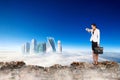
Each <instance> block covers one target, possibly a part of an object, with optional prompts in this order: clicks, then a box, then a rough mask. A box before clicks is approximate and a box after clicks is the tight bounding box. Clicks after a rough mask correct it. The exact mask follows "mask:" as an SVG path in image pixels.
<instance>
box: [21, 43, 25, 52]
mask: <svg viewBox="0 0 120 80" xmlns="http://www.w3.org/2000/svg"><path fill="white" fill-rule="evenodd" d="M21 48H22V53H25V44H23V45H22V47H21Z"/></svg>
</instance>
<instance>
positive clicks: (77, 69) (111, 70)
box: [0, 61, 120, 80]
mask: <svg viewBox="0 0 120 80" xmlns="http://www.w3.org/2000/svg"><path fill="white" fill-rule="evenodd" d="M0 80H120V65H119V64H118V63H116V62H110V61H104V62H99V64H98V65H93V64H91V63H87V62H73V63H71V64H70V66H62V65H59V64H55V65H53V66H50V67H41V66H35V65H26V64H25V63H24V62H23V61H17V62H14V61H12V62H0Z"/></svg>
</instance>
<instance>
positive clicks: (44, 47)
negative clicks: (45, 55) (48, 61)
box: [37, 42, 46, 53]
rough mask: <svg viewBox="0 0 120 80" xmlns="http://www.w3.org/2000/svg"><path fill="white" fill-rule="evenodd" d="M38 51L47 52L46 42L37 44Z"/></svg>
mask: <svg viewBox="0 0 120 80" xmlns="http://www.w3.org/2000/svg"><path fill="white" fill-rule="evenodd" d="M37 52H38V53H40V52H46V43H45V42H44V43H39V44H38V46H37Z"/></svg>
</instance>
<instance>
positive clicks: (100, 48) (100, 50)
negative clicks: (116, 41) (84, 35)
mask: <svg viewBox="0 0 120 80" xmlns="http://www.w3.org/2000/svg"><path fill="white" fill-rule="evenodd" d="M94 53H96V54H103V47H96V48H95V51H94Z"/></svg>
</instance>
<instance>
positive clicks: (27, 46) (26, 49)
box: [25, 42, 30, 53]
mask: <svg viewBox="0 0 120 80" xmlns="http://www.w3.org/2000/svg"><path fill="white" fill-rule="evenodd" d="M25 53H30V43H28V42H26V43H25Z"/></svg>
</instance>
